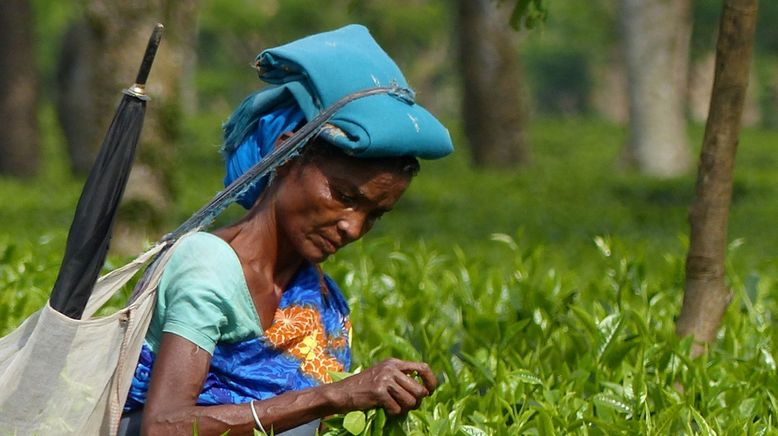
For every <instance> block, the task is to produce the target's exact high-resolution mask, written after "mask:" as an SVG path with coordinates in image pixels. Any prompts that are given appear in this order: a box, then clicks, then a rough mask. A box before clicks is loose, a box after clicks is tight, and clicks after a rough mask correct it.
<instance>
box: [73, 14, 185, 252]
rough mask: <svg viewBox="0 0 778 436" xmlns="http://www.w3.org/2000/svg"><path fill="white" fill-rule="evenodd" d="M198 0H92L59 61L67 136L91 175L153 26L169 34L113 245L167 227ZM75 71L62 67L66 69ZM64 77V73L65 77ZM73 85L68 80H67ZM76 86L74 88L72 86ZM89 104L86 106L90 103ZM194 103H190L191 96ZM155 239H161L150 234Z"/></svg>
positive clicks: (129, 248) (135, 241)
mask: <svg viewBox="0 0 778 436" xmlns="http://www.w3.org/2000/svg"><path fill="white" fill-rule="evenodd" d="M196 6H197V1H196V0H178V1H163V2H156V1H151V0H143V1H137V0H121V1H115V0H114V1H108V0H90V1H89V2H88V3H87V5H86V8H85V9H86V13H85V19H84V21H83V23H82V24H81V26H83V27H82V28H76V29H75V30H73V31H71V34H70V37H71V38H73V41H67V40H66V45H65V49H64V50H63V58H62V59H61V60H62V61H63V62H61V68H60V78H61V79H63V80H64V82H61V83H60V87H59V88H60V91H61V92H62V93H63V96H62V98H61V99H60V102H61V104H60V108H59V112H60V119H61V120H62V121H63V125H64V126H65V127H64V129H63V130H64V131H65V132H66V135H67V133H68V132H69V131H70V132H71V134H70V135H68V138H67V140H68V143H69V144H70V146H69V150H70V151H71V161H72V162H73V167H74V168H75V169H76V170H78V171H86V170H88V168H89V166H91V162H92V161H93V160H94V156H95V155H96V151H97V148H98V147H99V145H100V141H101V139H102V136H103V134H104V133H105V130H106V128H107V126H108V124H109V123H110V120H111V116H112V114H113V112H114V110H115V107H116V104H117V102H118V101H119V100H120V98H121V90H122V89H124V88H127V87H128V86H129V85H131V84H132V82H133V80H134V79H135V74H136V73H137V70H138V66H139V65H140V60H141V56H142V54H143V49H144V48H145V45H146V42H147V41H148V36H149V32H151V29H152V27H153V25H154V24H155V23H157V22H161V23H163V24H164V25H165V35H164V37H163V40H162V44H161V46H160V49H159V53H158V55H157V57H156V60H155V62H154V67H153V68H152V70H151V75H150V77H149V81H148V86H147V93H148V95H149V96H150V97H151V98H152V101H151V103H150V104H149V105H148V111H147V114H146V120H145V123H144V127H143V135H142V136H141V140H140V146H139V150H138V157H137V159H136V162H135V165H133V169H132V172H131V174H130V179H129V181H128V184H127V190H126V191H125V194H124V200H123V204H122V206H121V208H120V210H119V214H118V220H117V223H116V226H115V227H114V228H115V230H114V243H113V244H112V247H113V248H114V249H116V250H118V251H120V252H135V251H137V250H138V249H139V248H141V244H142V243H143V240H144V239H147V238H149V236H150V235H147V233H148V232H151V233H155V232H157V231H159V230H161V227H162V224H163V223H164V216H165V215H166V211H167V209H168V206H169V203H170V197H171V192H172V182H171V179H170V175H171V170H172V165H173V158H172V157H173V156H172V155H173V150H174V149H173V146H174V144H175V142H176V141H177V140H178V139H179V135H180V115H181V113H182V112H184V109H183V108H182V105H181V99H182V96H183V95H186V92H184V88H185V87H190V88H191V83H188V82H185V80H186V79H187V78H191V74H189V73H188V69H190V68H191V65H192V62H193V59H194V43H195V36H196V27H195V22H196ZM69 60H75V61H77V62H75V63H73V62H71V65H70V66H62V65H63V64H67V63H68V61H69ZM63 72H64V73H63ZM68 81H69V82H68ZM69 85H71V86H69ZM83 100H85V101H86V102H87V103H84V102H83ZM190 100H191V98H190ZM151 238H155V236H151Z"/></svg>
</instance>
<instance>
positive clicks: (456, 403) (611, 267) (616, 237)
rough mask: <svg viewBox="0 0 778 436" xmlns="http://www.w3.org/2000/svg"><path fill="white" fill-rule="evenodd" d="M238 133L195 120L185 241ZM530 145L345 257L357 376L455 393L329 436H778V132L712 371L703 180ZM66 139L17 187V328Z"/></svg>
mask: <svg viewBox="0 0 778 436" xmlns="http://www.w3.org/2000/svg"><path fill="white" fill-rule="evenodd" d="M218 124H219V120H218V119H215V118H213V117H202V118H201V119H196V120H191V122H190V123H189V124H188V128H187V140H186V141H185V143H187V144H196V145H187V146H186V148H184V147H183V146H182V147H180V148H179V150H178V153H177V155H178V158H177V159H178V162H176V165H175V166H176V167H177V168H178V171H177V173H176V174H175V179H176V180H177V182H178V189H177V198H176V202H175V208H174V210H172V211H171V213H170V222H169V225H170V228H172V227H173V226H174V225H175V223H177V222H180V221H182V220H183V219H185V218H186V217H187V216H188V215H189V214H190V213H191V212H193V211H194V210H195V209H197V208H198V207H199V206H200V205H201V204H203V203H204V202H205V201H206V200H207V199H208V197H209V195H210V194H211V193H214V192H216V190H217V189H219V187H220V186H219V182H220V179H221V168H220V162H219V160H218V157H217V153H216V148H217V147H216V145H215V144H218V142H219V136H218V134H219V132H218V129H217V127H218ZM454 131H455V133H456V129H454ZM529 135H530V138H531V142H532V144H533V161H532V163H531V164H530V165H528V166H527V167H524V168H521V169H518V170H514V171H480V170H472V169H471V168H469V166H468V164H467V154H466V152H465V149H464V147H463V146H462V145H460V146H459V150H458V152H457V153H456V154H455V155H454V156H452V157H451V158H447V159H444V160H441V161H436V162H424V163H423V164H422V172H421V173H420V175H419V176H418V178H417V180H415V181H414V183H413V185H412V187H411V189H410V190H409V192H408V193H407V194H406V196H405V197H404V198H403V200H402V201H401V202H400V204H399V205H398V207H397V208H396V210H395V211H394V212H392V213H391V214H390V215H389V216H388V217H386V218H385V220H383V221H381V222H380V223H379V224H378V226H377V228H376V229H375V230H374V232H373V233H372V234H371V235H369V236H368V237H367V238H366V239H365V240H363V241H360V242H358V243H355V244H353V245H352V246H350V247H347V248H345V249H344V250H343V251H342V252H341V253H339V254H338V255H337V256H336V257H335V258H333V259H331V260H330V261H328V262H327V264H326V265H325V269H326V270H328V271H329V272H330V273H331V274H332V275H333V276H334V277H335V278H336V280H337V281H338V282H339V283H341V285H342V287H343V288H344V290H345V291H346V293H347V295H348V296H349V299H350V303H351V306H352V310H353V315H352V316H353V319H352V321H353V324H354V327H355V333H356V334H355V340H354V354H355V362H356V363H357V364H358V365H362V366H367V365H369V364H371V363H375V362H376V361H378V360H380V359H382V358H385V357H388V356H390V355H391V356H396V357H401V358H408V359H421V360H425V361H427V362H429V363H430V365H431V366H432V367H433V369H434V370H435V371H436V373H437V374H438V377H439V378H440V380H441V381H442V382H443V383H442V384H441V386H440V388H439V389H438V390H437V392H436V393H435V394H434V396H433V397H432V398H430V399H428V400H426V401H425V402H424V403H423V405H422V407H421V408H420V409H419V410H418V411H414V412H412V413H410V414H409V415H408V416H407V418H406V419H404V420H399V421H398V420H387V419H386V417H385V416H383V414H382V413H381V412H376V411H370V412H368V413H367V414H366V415H365V416H363V417H360V416H356V415H352V416H350V417H349V416H346V417H336V418H334V419H333V420H332V421H331V422H332V425H333V427H332V428H331V429H330V430H329V433H328V434H349V433H360V432H362V433H365V434H381V433H393V432H394V433H396V434H471V435H472V434H497V435H499V434H544V435H545V434H567V433H572V434H618V433H626V434H634V433H641V434H657V435H658V434H669V433H685V434H696V433H700V434H717V433H718V434H721V433H723V434H730V433H737V434H774V433H777V432H776V430H775V420H776V410H778V403H777V402H776V398H777V396H778V388H776V386H778V383H777V382H778V380H776V374H777V373H776V365H775V356H776V353H777V352H778V349H777V348H776V343H775V333H774V331H775V328H774V321H773V318H772V314H773V313H778V311H777V309H778V307H777V305H778V303H777V301H776V296H777V295H778V289H777V286H776V281H775V277H776V274H775V273H776V269H778V268H777V267H778V263H777V262H776V257H775V256H774V255H773V254H772V253H773V252H774V249H773V247H775V246H776V245H778V228H776V226H773V225H772V219H774V218H773V217H774V216H776V213H777V212H778V192H777V191H778V175H775V172H774V171H773V168H774V167H775V164H776V162H775V161H776V159H778V158H776V157H775V154H774V153H773V151H772V147H773V145H772V144H774V143H776V141H778V132H774V131H766V130H746V131H745V132H744V134H743V137H742V140H741V144H740V150H739V155H738V162H737V165H736V173H735V185H734V186H735V190H734V197H733V207H732V212H731V217H730V240H731V241H732V243H731V244H730V257H729V268H728V279H729V282H730V284H731V286H732V289H733V292H734V299H733V302H732V305H731V307H730V309H729V311H728V312H727V315H726V317H725V320H724V324H723V327H722V329H721V332H720V334H719V338H718V340H717V341H716V342H715V343H714V344H713V345H712V346H711V348H710V350H709V353H708V355H707V356H706V357H704V358H702V359H698V360H695V361H692V360H689V359H688V358H687V355H688V353H687V352H688V348H689V345H690V344H689V343H688V341H680V340H678V339H677V338H676V337H675V335H674V318H675V317H676V316H677V314H678V311H679V307H680V301H681V297H682V287H683V262H684V256H685V250H686V239H687V237H686V235H687V233H688V225H687V223H686V214H687V208H688V205H689V204H690V202H691V199H692V193H693V189H694V175H693V174H690V175H688V176H686V177H682V178H678V179H673V180H669V181H657V180H653V179H650V178H645V177H642V176H640V175H637V174H634V173H631V172H628V171H623V170H620V169H618V167H617V165H616V162H617V158H618V155H619V150H620V147H621V144H622V141H623V139H624V130H623V129H622V128H620V127H617V126H613V125H610V124H608V123H605V122H602V121H598V120H580V119H543V120H537V121H535V122H534V123H533V124H532V125H531V126H530V129H529ZM701 135H702V131H701V128H699V127H693V128H692V129H690V137H691V141H692V143H693V144H699V143H700V140H701V139H700V138H701ZM46 141H47V142H46V144H47V145H46V156H47V157H48V158H49V163H48V164H47V170H46V172H45V174H43V175H42V176H41V177H40V178H38V179H36V180H33V181H30V182H18V181H12V180H0V199H2V201H3V204H4V205H6V206H5V207H4V208H3V209H2V210H0V221H2V222H3V223H4V224H5V225H4V226H3V230H2V233H0V259H2V261H1V262H0V289H3V292H2V293H0V330H1V331H3V332H7V331H9V330H10V329H11V328H13V327H14V326H15V325H17V324H18V323H19V322H20V321H21V320H22V319H23V318H24V317H25V316H26V315H27V314H29V313H30V312H31V311H33V310H35V309H36V308H38V307H40V305H41V304H43V301H45V298H46V296H47V294H48V292H49V289H50V288H51V286H52V284H53V281H54V278H55V277H56V271H57V268H58V264H59V261H60V258H61V255H62V251H63V247H64V240H65V234H66V231H67V227H68V225H69V222H70V219H71V217H72V209H73V208H74V205H75V202H76V199H77V195H78V190H79V189H80V185H81V183H82V180H80V179H78V178H74V177H72V176H70V175H68V173H67V171H66V170H65V169H64V165H62V164H61V155H60V154H58V153H59V152H58V151H57V150H58V145H57V138H56V135H53V134H52V135H50V136H49V137H47V139H46ZM239 213H240V210H239V209H237V208H232V209H230V210H228V211H227V213H226V216H225V217H224V218H223V219H222V221H221V222H225V221H228V220H230V219H234V218H235V217H237V216H238V215H239ZM124 260H125V259H124V258H122V257H117V256H113V257H112V258H111V262H110V263H111V266H116V265H119V264H120V263H121V262H123V261H124ZM112 304H113V305H114V306H116V305H118V304H120V301H118V300H117V301H114V302H113V303H112ZM362 418H364V422H363V421H362Z"/></svg>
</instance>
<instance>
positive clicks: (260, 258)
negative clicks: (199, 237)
mask: <svg viewBox="0 0 778 436" xmlns="http://www.w3.org/2000/svg"><path fill="white" fill-rule="evenodd" d="M263 203H265V202H263ZM268 203H270V204H267V203H266V204H267V205H262V204H260V205H259V206H258V207H256V208H254V209H252V210H251V211H250V212H249V214H248V215H247V216H246V217H245V218H243V219H242V220H240V221H239V222H237V223H236V224H233V225H232V226H229V227H225V228H222V229H219V230H216V231H215V232H214V234H216V235H217V236H219V237H220V238H222V239H224V240H225V241H226V242H227V243H228V244H230V246H231V247H232V249H233V250H234V251H235V253H236V254H237V256H238V259H239V260H240V263H241V266H242V267H243V271H244V274H245V275H246V281H247V283H248V284H249V289H250V290H251V291H252V293H254V292H260V293H264V292H270V291H273V290H275V291H276V292H280V291H282V290H283V289H284V288H286V285H287V284H288V283H289V282H290V281H291V279H292V277H293V276H294V274H295V273H296V272H297V270H298V269H299V268H300V266H302V264H303V262H304V259H303V258H302V256H300V255H299V254H298V253H297V252H296V251H294V250H292V249H291V244H289V243H287V241H286V240H285V238H284V236H283V234H282V233H281V232H280V230H279V228H278V226H277V225H276V223H277V221H276V217H275V209H274V208H273V207H272V202H268Z"/></svg>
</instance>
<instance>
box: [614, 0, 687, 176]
mask: <svg viewBox="0 0 778 436" xmlns="http://www.w3.org/2000/svg"><path fill="white" fill-rule="evenodd" d="M690 14H691V2H690V0H621V10H620V15H621V24H622V31H623V35H624V49H625V52H624V57H625V60H626V63H627V81H628V85H627V86H628V95H629V139H628V143H627V148H626V151H625V156H626V158H627V161H628V162H629V163H630V164H631V165H633V166H636V167H637V168H638V169H639V170H640V171H641V172H643V173H645V174H649V175H653V176H657V177H673V176H677V175H680V174H683V173H685V172H686V171H687V170H688V168H689V166H690V165H691V155H690V151H689V146H688V139H687V137H686V117H685V114H684V97H685V95H686V92H685V89H686V77H687V70H688V63H689V40H690V35H691V20H690Z"/></svg>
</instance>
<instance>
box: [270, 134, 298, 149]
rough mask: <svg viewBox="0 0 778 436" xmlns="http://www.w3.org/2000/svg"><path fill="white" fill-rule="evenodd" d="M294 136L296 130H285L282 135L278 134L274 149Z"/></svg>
mask: <svg viewBox="0 0 778 436" xmlns="http://www.w3.org/2000/svg"><path fill="white" fill-rule="evenodd" d="M292 136H294V132H283V133H281V134H280V135H278V138H277V139H276V142H275V144H273V149H274V150H275V149H276V148H278V146H279V145H281V143H282V142H284V141H286V140H287V139H289V138H291V137H292Z"/></svg>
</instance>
